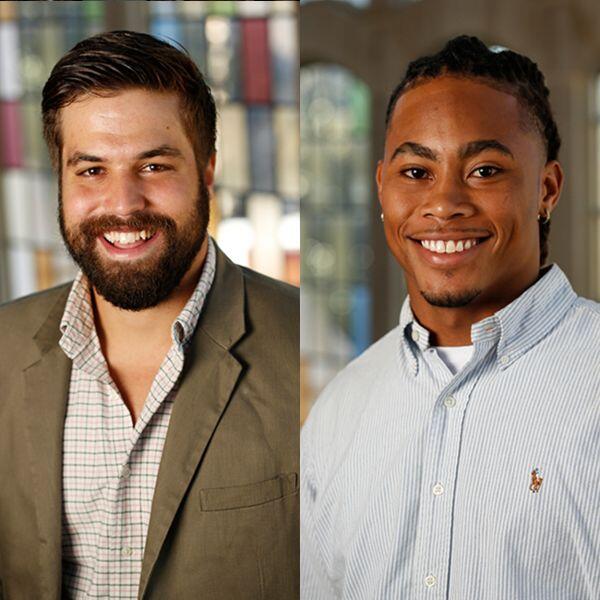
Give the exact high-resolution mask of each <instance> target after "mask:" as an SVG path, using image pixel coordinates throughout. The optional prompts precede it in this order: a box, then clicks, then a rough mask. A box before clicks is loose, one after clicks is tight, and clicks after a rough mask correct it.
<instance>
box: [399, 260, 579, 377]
mask: <svg viewBox="0 0 600 600" xmlns="http://www.w3.org/2000/svg"><path fill="white" fill-rule="evenodd" d="M576 298H577V294H576V293H575V291H574V290H573V288H572V287H571V284H570V283H569V280H568V279H567V277H566V275H565V274H564V273H563V272H562V270H561V269H560V267H559V266H558V265H555V264H554V265H550V266H549V267H545V268H544V269H542V275H541V277H539V279H538V280H537V281H536V282H535V283H534V284H533V285H532V286H530V287H529V288H527V289H526V290H525V291H524V292H523V293H522V294H521V295H520V296H519V297H518V298H516V299H515V300H513V301H512V302H511V303H510V304H507V305H506V306H505V307H504V308H502V309H500V310H499V311H498V312H496V313H494V314H493V315H491V316H489V317H487V318H485V319H483V320H482V321H479V322H477V323H474V324H473V325H472V326H471V340H472V342H473V344H475V345H477V344H482V343H490V344H493V345H496V346H497V357H498V358H497V360H498V366H499V368H500V369H505V368H506V367H508V366H509V365H510V364H511V363H512V362H514V361H515V360H517V359H518V358H519V357H520V356H522V355H523V354H524V353H525V352H527V351H528V350H529V349H530V348H532V347H533V346H535V344H537V342H538V341H539V340H540V339H542V338H543V337H544V336H546V335H548V333H549V332H550V330H551V329H552V328H553V327H555V326H556V325H557V324H558V323H559V322H560V321H561V319H562V318H563V316H564V314H565V313H566V311H567V310H568V309H569V307H570V306H571V304H572V303H573V302H574V301H575V299H576ZM400 331H401V333H402V336H401V345H402V352H403V354H404V356H405V357H406V359H407V361H408V364H409V367H410V370H411V372H412V374H413V375H417V372H418V354H419V352H423V351H424V350H426V349H427V348H429V346H430V341H429V340H430V332H429V330H427V329H426V328H425V327H423V326H422V325H421V324H420V323H419V322H418V321H417V320H416V319H415V317H414V315H413V312H412V309H411V307H410V298H409V297H408V296H407V297H406V299H405V300H404V304H403V305H402V310H401V311H400Z"/></svg>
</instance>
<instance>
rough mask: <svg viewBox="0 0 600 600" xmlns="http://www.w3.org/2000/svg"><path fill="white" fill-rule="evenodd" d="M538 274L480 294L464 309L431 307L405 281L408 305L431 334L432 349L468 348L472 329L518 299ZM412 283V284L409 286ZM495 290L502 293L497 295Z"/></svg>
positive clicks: (470, 342)
mask: <svg viewBox="0 0 600 600" xmlns="http://www.w3.org/2000/svg"><path fill="white" fill-rule="evenodd" d="M539 275H540V272H539V270H538V271H536V274H535V275H530V276H529V277H526V278H524V279H523V280H522V281H521V283H520V284H517V285H514V284H513V285H512V286H510V285H499V286H496V289H495V290H494V292H493V293H488V294H485V293H482V294H481V296H482V297H481V298H480V297H477V298H476V299H475V300H473V301H472V302H470V303H469V304H468V305H467V306H462V307H457V308H444V307H440V306H433V305H432V304H429V302H427V301H426V300H425V298H423V296H422V294H421V293H420V291H419V290H418V289H417V287H416V286H415V285H414V282H409V281H407V284H408V285H407V287H408V293H409V297H410V306H411V309H412V312H413V314H414V316H415V318H416V319H417V321H418V322H419V323H420V324H421V325H422V326H423V327H425V328H426V329H427V330H428V331H429V332H430V343H431V345H432V346H469V345H471V344H472V343H473V342H472V340H471V326H472V325H473V324H475V323H478V322H479V321H482V320H483V319H486V318H487V317H490V316H492V315H493V314H494V313H496V312H498V311H499V310H501V309H502V308H504V307H505V306H507V305H508V304H510V303H511V302H512V301H513V300H515V299H516V298H518V297H519V296H520V295H521V294H522V293H523V292H524V291H525V290H526V289H527V288H529V287H530V286H531V285H533V284H534V283H535V282H536V281H537V280H538V278H539ZM411 284H412V285H411ZM496 290H505V293H498V292H497V291H496Z"/></svg>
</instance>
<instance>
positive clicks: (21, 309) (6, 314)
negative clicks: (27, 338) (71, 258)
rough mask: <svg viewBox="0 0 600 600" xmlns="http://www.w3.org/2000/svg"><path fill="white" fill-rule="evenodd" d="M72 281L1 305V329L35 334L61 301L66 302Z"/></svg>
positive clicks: (4, 331) (6, 331) (7, 331)
mask: <svg viewBox="0 0 600 600" xmlns="http://www.w3.org/2000/svg"><path fill="white" fill-rule="evenodd" d="M71 285H72V282H69V283H65V284H62V285H59V286H57V287H54V288H52V289H49V290H44V291H43V292H36V293H35V294H30V295H29V296H23V297H22V298H17V299H16V300H12V301H10V302H6V303H5V304H2V305H0V331H2V332H3V334H7V333H8V334H10V332H13V331H16V332H17V333H18V334H19V335H21V336H23V335H25V334H27V333H28V332H29V333H30V334H31V335H33V334H35V332H36V331H37V330H38V329H39V328H40V326H41V325H42V323H43V322H44V320H45V319H46V318H47V316H48V313H49V312H50V311H51V310H52V308H53V307H55V306H56V304H57V303H59V302H66V299H67V296H68V294H69V290H70V289H71Z"/></svg>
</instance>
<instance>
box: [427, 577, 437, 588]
mask: <svg viewBox="0 0 600 600" xmlns="http://www.w3.org/2000/svg"><path fill="white" fill-rule="evenodd" d="M436 582H437V579H436V578H435V575H427V577H425V585H426V586H427V587H433V586H434V585H435V584H436Z"/></svg>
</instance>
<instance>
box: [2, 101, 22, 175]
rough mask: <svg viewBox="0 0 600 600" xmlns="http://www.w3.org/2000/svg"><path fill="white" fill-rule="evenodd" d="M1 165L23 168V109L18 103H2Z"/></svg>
mask: <svg viewBox="0 0 600 600" xmlns="http://www.w3.org/2000/svg"><path fill="white" fill-rule="evenodd" d="M0 132H1V134H0V135H1V139H2V147H1V148H0V165H1V166H3V167H21V166H23V129H22V123H21V107H20V104H19V103H18V102H16V101H6V100H5V101H0Z"/></svg>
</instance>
